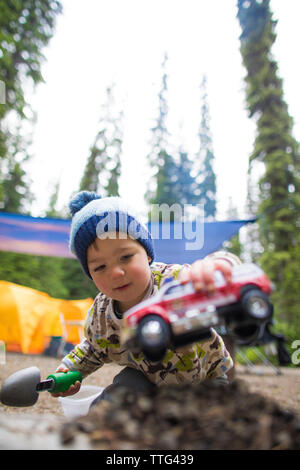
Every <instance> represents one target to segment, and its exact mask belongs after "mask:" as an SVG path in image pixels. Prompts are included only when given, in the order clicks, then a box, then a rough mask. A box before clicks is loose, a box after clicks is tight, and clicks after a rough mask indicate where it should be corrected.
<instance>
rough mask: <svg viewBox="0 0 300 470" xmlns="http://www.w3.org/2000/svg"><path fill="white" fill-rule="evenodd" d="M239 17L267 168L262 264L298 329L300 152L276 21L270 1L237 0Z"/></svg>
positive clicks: (262, 189)
mask: <svg viewBox="0 0 300 470" xmlns="http://www.w3.org/2000/svg"><path fill="white" fill-rule="evenodd" d="M238 19H239V22H240V26H241V29H242V33H241V35H240V43H241V54H242V58H243V63H244V66H245V68H246V70H247V75H246V77H245V82H246V98H247V105H248V110H249V116H250V117H251V118H253V119H255V122H256V126H257V132H256V138H255V143H254V150H253V152H252V155H251V156H250V161H251V165H252V166H254V165H255V163H256V162H260V164H263V166H264V173H263V175H262V177H261V178H260V179H259V182H258V185H259V199H260V203H259V206H258V211H257V215H258V217H259V235H260V243H261V245H262V247H263V250H264V252H263V254H262V255H261V256H260V258H259V260H260V264H261V265H262V267H263V268H264V269H265V271H266V272H267V273H268V274H269V276H270V277H271V279H272V280H273V282H274V283H275V285H276V290H275V292H274V294H273V301H274V303H275V306H276V309H275V310H276V312H277V315H278V317H280V318H281V319H284V320H288V321H289V322H292V323H293V324H294V325H295V324H296V323H297V322H296V319H297V318H298V319H299V311H300V301H299V287H300V284H299V274H298V273H299V264H300V252H299V242H300V233H299V225H300V177H299V175H300V153H299V144H298V142H297V141H296V139H295V138H294V137H293V132H292V128H293V119H292V118H291V116H290V115H289V112H288V106H287V104H286V102H285V101H284V96H283V85H282V79H281V78H279V77H278V66H277V63H276V61H275V59H274V57H273V55H272V45H273V44H274V42H275V40H276V32H275V27H276V21H274V20H273V18H272V12H271V10H270V0H260V1H258V0H239V1H238ZM298 321H299V320H298ZM298 329H299V328H298Z"/></svg>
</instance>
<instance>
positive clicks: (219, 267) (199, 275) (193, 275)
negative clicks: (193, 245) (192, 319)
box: [178, 259, 232, 292]
mask: <svg viewBox="0 0 300 470" xmlns="http://www.w3.org/2000/svg"><path fill="white" fill-rule="evenodd" d="M215 271H221V272H222V274H223V276H224V278H225V280H226V281H227V282H228V283H230V282H231V280H232V265H231V263H230V262H229V261H226V260H223V259H220V260H218V259H215V260H209V259H204V260H198V261H195V263H193V264H192V265H191V267H190V269H188V268H186V269H184V270H182V271H181V272H180V273H179V276H178V280H179V281H180V282H181V283H182V284H186V283H187V282H189V281H193V284H194V288H195V290H196V291H201V290H205V291H207V292H213V291H214V290H215V283H214V272H215Z"/></svg>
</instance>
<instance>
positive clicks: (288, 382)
mask: <svg viewBox="0 0 300 470" xmlns="http://www.w3.org/2000/svg"><path fill="white" fill-rule="evenodd" d="M58 364H59V359H56V358H51V357H47V356H36V355H22V354H14V353H7V354H6V358H5V363H4V364H0V387H1V386H2V383H3V381H4V380H5V379H6V378H7V377H8V376H9V375H11V374H12V373H13V372H15V371H17V370H19V369H24V368H26V367H30V366H37V367H38V368H39V369H40V371H41V379H45V378H46V377H47V375H49V374H51V373H53V372H54V371H55V369H56V367H57V366H58ZM121 369H122V368H121V367H119V366H115V365H105V366H104V367H102V368H101V369H99V370H98V371H97V372H95V373H94V374H92V375H91V376H89V377H88V378H86V379H85V381H84V383H85V384H90V385H98V386H101V387H105V386H107V385H109V384H110V383H111V382H112V379H113V377H114V376H115V374H116V373H118V372H119V371H120V370H121ZM280 372H281V374H280V375H276V374H275V373H274V371H273V370H272V369H270V368H267V367H265V366H257V367H256V368H255V373H254V372H252V371H249V369H247V368H246V367H243V366H239V365H237V366H236V372H235V378H236V379H239V380H241V381H243V382H245V383H246V384H247V387H248V390H249V391H250V392H255V393H259V394H262V395H263V396H264V397H266V398H270V399H272V400H275V401H276V402H277V403H278V404H279V405H280V407H281V408H282V409H284V410H290V411H292V412H294V413H295V414H297V416H299V417H300V367H298V368H280ZM0 411H1V412H5V413H8V414H12V413H32V414H49V413H50V414H54V415H57V416H62V417H63V412H62V409H61V405H60V403H59V401H58V399H57V398H53V397H52V396H51V395H50V394H49V393H48V392H42V393H40V396H39V400H38V401H37V403H36V404H35V405H34V406H32V407H28V408H16V407H7V406H3V405H1V404H0Z"/></svg>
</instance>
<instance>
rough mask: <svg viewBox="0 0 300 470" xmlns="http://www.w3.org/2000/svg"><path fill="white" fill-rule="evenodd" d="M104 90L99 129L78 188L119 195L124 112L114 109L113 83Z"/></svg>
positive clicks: (107, 194) (108, 194)
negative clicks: (105, 97) (104, 98)
mask: <svg viewBox="0 0 300 470" xmlns="http://www.w3.org/2000/svg"><path fill="white" fill-rule="evenodd" d="M106 94H107V101H106V103H105V104H104V105H103V106H102V115H101V117H100V125H99V128H100V129H99V131H98V133H97V135H96V138H95V140H94V142H93V144H92V146H91V148H90V151H89V157H88V161H87V164H86V167H85V170H84V174H83V177H82V179H81V182H80V191H82V190H89V191H95V192H100V194H101V195H102V196H118V195H119V177H120V174H121V158H120V156H121V151H122V142H123V134H122V127H121V125H122V117H123V113H122V112H118V113H116V110H115V101H114V96H113V86H112V87H110V88H107V90H106Z"/></svg>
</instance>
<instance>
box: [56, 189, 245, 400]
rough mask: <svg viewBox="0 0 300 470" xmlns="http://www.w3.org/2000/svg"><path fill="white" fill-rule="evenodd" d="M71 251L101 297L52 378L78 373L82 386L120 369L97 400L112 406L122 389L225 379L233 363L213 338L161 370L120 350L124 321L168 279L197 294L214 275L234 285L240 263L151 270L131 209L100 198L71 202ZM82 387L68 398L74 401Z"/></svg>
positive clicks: (217, 261) (144, 233)
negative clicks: (106, 369)
mask: <svg viewBox="0 0 300 470" xmlns="http://www.w3.org/2000/svg"><path fill="white" fill-rule="evenodd" d="M70 211H71V214H72V225H71V233H70V249H71V251H72V252H73V253H74V254H75V255H76V257H77V258H78V260H79V261H80V263H81V265H82V267H83V270H84V272H85V273H86V274H87V276H89V277H90V278H91V279H92V280H93V282H94V283H95V285H96V286H97V288H98V289H99V291H100V292H99V294H98V295H97V297H96V298H95V300H94V303H93V305H92V307H91V308H90V310H89V312H88V316H87V319H86V324H85V339H84V340H83V341H82V342H81V343H80V344H79V345H78V346H76V347H75V348H74V349H73V350H72V351H71V352H70V353H69V354H68V355H66V356H65V357H64V358H63V360H62V363H61V365H60V366H59V367H58V369H57V371H67V370H69V369H72V370H79V371H80V372H81V373H82V376H83V378H85V377H86V376H87V375H89V374H91V373H92V372H94V371H96V370H97V369H99V368H100V367H101V366H102V365H104V364H107V363H116V364H119V365H121V366H125V367H124V369H123V370H122V371H121V372H120V373H119V374H117V375H116V377H115V378H114V380H113V384H112V385H110V386H109V387H107V388H106V389H105V390H104V392H103V393H102V395H101V399H108V400H110V399H111V396H112V394H113V392H114V390H115V389H117V388H118V387H119V386H127V387H130V388H133V389H136V390H139V391H145V390H148V389H151V388H152V387H154V386H161V385H163V384H169V383H183V382H191V383H198V382H202V381H204V380H208V379H210V380H211V379H218V378H220V377H226V372H227V371H228V370H229V369H230V368H231V367H232V365H233V363H232V359H231V357H230V355H229V353H228V351H227V350H226V348H225V346H224V343H223V340H222V338H221V337H220V336H219V335H218V334H217V333H216V331H215V330H212V336H211V338H209V339H208V340H205V341H201V342H199V343H195V344H192V345H190V346H188V347H185V348H183V349H178V350H168V351H167V353H166V356H165V357H164V359H163V360H162V361H160V362H150V361H149V360H147V359H146V358H145V357H144V356H143V354H139V355H134V354H133V353H131V352H130V351H129V350H127V349H125V348H124V346H123V345H122V343H121V342H120V333H121V327H122V315H123V314H124V312H125V311H126V310H128V309H129V308H131V307H133V306H134V305H137V304H138V303H139V302H141V301H142V300H145V299H147V298H149V297H151V296H153V295H154V294H155V293H156V292H157V291H158V289H160V288H161V287H162V285H163V284H164V282H165V281H166V280H167V279H170V278H173V279H179V280H180V281H181V282H183V283H185V282H188V281H190V280H191V281H193V283H194V287H195V289H197V290H202V289H206V290H207V291H213V289H214V279H213V275H214V271H216V270H220V271H222V273H223V275H224V276H225V278H226V279H227V281H228V282H230V280H231V274H232V266H233V265H234V264H239V263H240V261H239V259H238V258H237V257H236V256H235V255H232V254H230V253H224V252H217V253H214V254H212V255H209V256H208V257H206V258H205V259H204V260H199V261H196V262H195V263H194V264H192V265H191V266H190V265H183V266H181V265H178V264H172V265H166V264H164V263H156V262H154V250H153V242H152V239H151V234H150V233H149V232H148V229H147V227H146V226H145V225H144V224H143V223H142V222H141V220H140V217H139V215H138V214H136V212H135V211H134V210H133V208H131V207H129V206H128V205H127V204H125V203H124V201H123V200H122V199H120V198H118V197H108V198H103V199H102V198H101V197H100V196H98V195H97V194H95V193H91V192H88V191H82V192H80V193H78V194H77V195H76V196H75V197H74V198H73V199H72V200H71V202H70ZM79 389H80V383H79V382H77V383H76V384H75V385H72V386H71V387H70V388H69V389H68V390H67V391H66V392H64V393H59V394H53V396H68V395H72V394H74V393H77V392H78V390H79Z"/></svg>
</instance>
